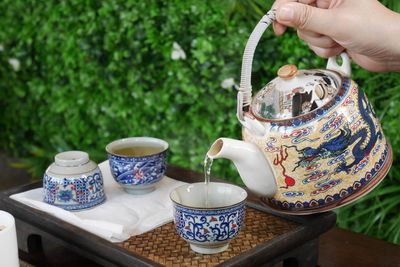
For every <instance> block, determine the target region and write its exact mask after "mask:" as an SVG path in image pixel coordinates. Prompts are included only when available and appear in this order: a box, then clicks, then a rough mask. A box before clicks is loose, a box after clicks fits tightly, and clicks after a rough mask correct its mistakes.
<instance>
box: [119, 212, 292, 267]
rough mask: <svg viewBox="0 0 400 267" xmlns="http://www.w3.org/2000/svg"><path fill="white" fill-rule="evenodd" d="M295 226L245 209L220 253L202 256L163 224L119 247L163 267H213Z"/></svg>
mask: <svg viewBox="0 0 400 267" xmlns="http://www.w3.org/2000/svg"><path fill="white" fill-rule="evenodd" d="M297 226H298V224H297V223H295V222H292V221H289V220H286V219H283V218H280V217H277V216H274V215H271V214H268V213H265V212H262V211H259V210H256V209H254V208H250V207H246V216H245V222H244V226H243V228H242V231H241V232H240V233H239V235H238V236H237V237H236V238H235V239H234V240H232V241H231V242H230V244H229V248H228V249H227V250H226V251H224V252H221V253H217V254H212V255H202V254H199V253H196V252H194V251H192V250H191V249H190V247H189V244H188V243H187V242H186V241H185V240H183V239H182V238H181V237H180V236H179V235H178V233H177V232H176V230H175V225H174V223H172V222H171V223H168V224H165V225H163V226H161V227H159V228H156V229H154V230H152V231H150V232H147V233H144V234H142V235H138V236H133V237H131V238H130V239H128V240H126V241H125V242H122V243H120V246H121V247H123V248H125V249H127V250H130V251H132V252H134V253H136V254H139V255H141V256H143V257H145V258H148V259H150V260H152V261H154V262H156V263H158V264H161V265H165V266H173V267H175V266H177V267H178V266H204V267H208V266H215V265H218V264H220V263H222V262H224V261H226V260H228V259H230V258H233V257H235V256H238V255H240V254H243V253H245V252H246V251H248V250H250V249H252V248H254V247H256V246H258V245H260V244H263V243H266V242H268V241H270V240H271V239H273V238H275V237H277V236H280V235H282V234H284V233H286V232H288V231H290V230H292V229H294V228H296V227H297Z"/></svg>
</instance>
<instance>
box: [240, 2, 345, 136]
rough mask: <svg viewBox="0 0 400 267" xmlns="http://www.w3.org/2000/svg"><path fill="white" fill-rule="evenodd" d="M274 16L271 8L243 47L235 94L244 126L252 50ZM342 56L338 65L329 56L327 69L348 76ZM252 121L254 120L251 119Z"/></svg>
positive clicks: (249, 98) (246, 125)
mask: <svg viewBox="0 0 400 267" xmlns="http://www.w3.org/2000/svg"><path fill="white" fill-rule="evenodd" d="M275 18H276V9H271V10H270V11H268V12H267V14H266V15H264V16H263V17H262V18H261V20H260V21H259V22H258V24H257V26H256V27H255V28H254V30H253V32H252V33H251V35H250V37H249V40H248V41H247V44H246V47H245V49H244V54H243V61H242V72H241V75H240V86H239V88H238V91H239V92H238V95H237V112H236V116H237V118H238V119H239V121H240V122H241V123H242V124H243V126H245V127H246V128H250V127H249V122H248V121H249V120H245V118H244V116H243V112H244V111H247V110H248V109H249V106H250V103H251V97H252V96H251V90H252V87H251V69H252V64H253V57H254V52H255V50H256V47H257V44H258V42H259V41H260V39H261V36H262V35H263V33H264V32H265V30H266V29H267V28H268V26H269V25H270V24H271V23H272V21H274V20H275ZM340 57H341V58H342V65H339V64H338V63H337V61H336V58H337V57H336V56H334V57H330V58H329V59H328V64H327V67H326V68H327V69H330V70H334V71H337V72H339V73H341V74H342V75H344V76H346V77H349V76H350V75H351V66H350V59H349V56H348V55H347V53H346V52H343V53H341V54H340ZM253 121H254V120H253ZM252 124H253V128H254V126H257V127H256V128H259V131H260V133H261V132H262V130H263V126H262V125H261V124H257V123H254V122H253V123H252Z"/></svg>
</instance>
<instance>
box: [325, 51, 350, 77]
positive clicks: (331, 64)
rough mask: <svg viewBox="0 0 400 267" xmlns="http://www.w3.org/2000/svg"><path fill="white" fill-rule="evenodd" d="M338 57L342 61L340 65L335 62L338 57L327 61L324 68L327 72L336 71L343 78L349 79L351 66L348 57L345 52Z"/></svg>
mask: <svg viewBox="0 0 400 267" xmlns="http://www.w3.org/2000/svg"><path fill="white" fill-rule="evenodd" d="M339 56H340V58H341V59H342V65H339V64H338V63H337V61H336V59H337V57H338V56H333V57H330V58H329V59H328V64H327V65H326V68H327V69H328V70H334V71H337V72H339V73H340V74H342V75H343V76H345V77H350V75H351V65H350V58H349V55H347V53H346V52H342V53H341V54H340V55H339Z"/></svg>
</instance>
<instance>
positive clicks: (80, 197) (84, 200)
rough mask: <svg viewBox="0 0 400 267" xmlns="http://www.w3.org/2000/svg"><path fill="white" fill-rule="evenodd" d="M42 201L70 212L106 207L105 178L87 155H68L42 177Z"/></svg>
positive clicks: (59, 157)
mask: <svg viewBox="0 0 400 267" xmlns="http://www.w3.org/2000/svg"><path fill="white" fill-rule="evenodd" d="M43 194H44V196H43V201H44V202H46V203H47V204H50V205H53V206H57V207H59V208H62V209H65V210H69V211H79V210H83V209H89V208H93V207H95V206H97V205H100V204H102V203H104V201H105V200H106V195H105V193H104V181H103V175H102V173H101V171H100V168H99V167H98V165H97V164H96V163H95V162H93V161H92V160H90V159H89V155H88V153H86V152H84V151H76V150H75V151H65V152H61V153H58V154H57V155H55V157H54V162H53V163H52V164H51V165H50V166H49V167H48V168H47V170H46V172H45V174H44V175H43Z"/></svg>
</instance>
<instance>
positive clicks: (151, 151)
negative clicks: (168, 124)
mask: <svg viewBox="0 0 400 267" xmlns="http://www.w3.org/2000/svg"><path fill="white" fill-rule="evenodd" d="M167 150H168V143H167V142H166V141H164V140H161V139H158V138H154V137H130V138H124V139H119V140H116V141H113V142H111V143H109V144H108V145H107V146H106V151H107V154H108V161H109V164H110V169H111V174H112V176H113V177H114V179H115V181H116V182H117V183H118V184H120V185H121V186H122V187H123V188H124V190H125V191H126V192H128V193H130V194H135V195H137V194H146V193H149V192H151V191H153V190H154V189H155V184H156V183H157V182H159V181H160V180H161V179H162V178H163V177H164V173H165V170H166V168H167Z"/></svg>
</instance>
